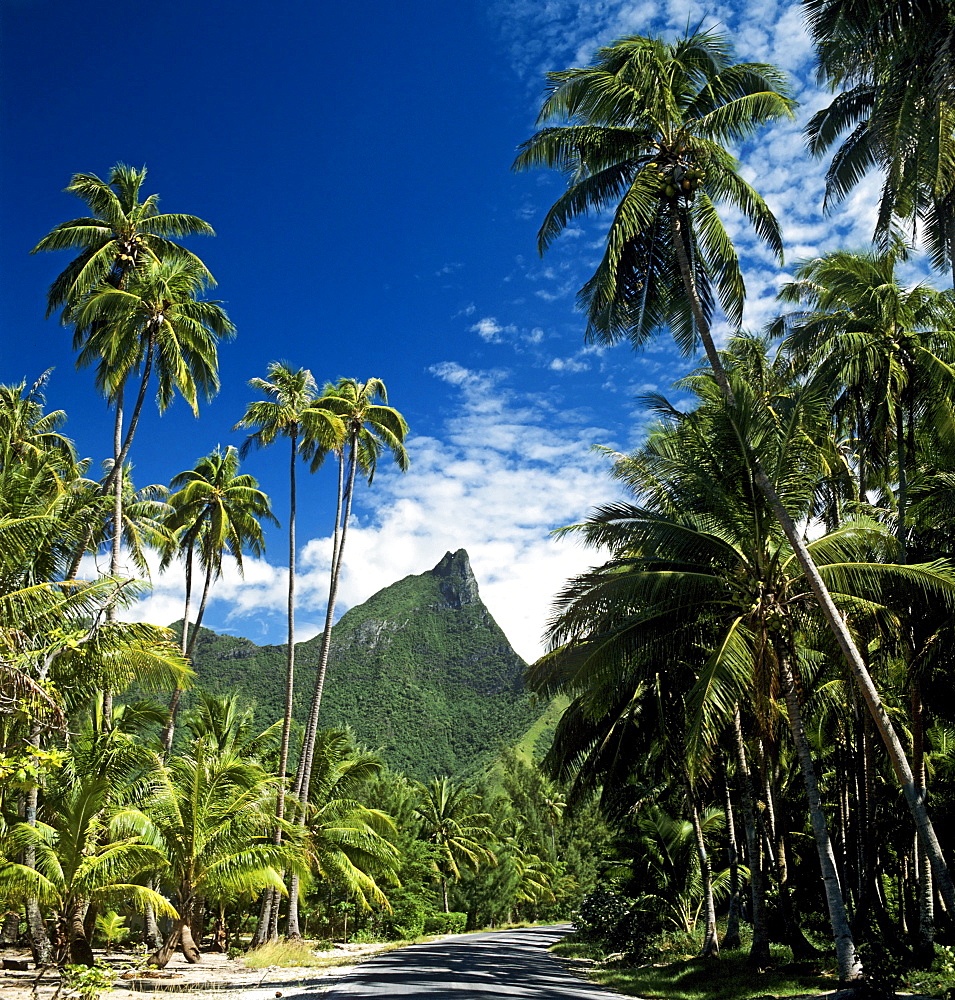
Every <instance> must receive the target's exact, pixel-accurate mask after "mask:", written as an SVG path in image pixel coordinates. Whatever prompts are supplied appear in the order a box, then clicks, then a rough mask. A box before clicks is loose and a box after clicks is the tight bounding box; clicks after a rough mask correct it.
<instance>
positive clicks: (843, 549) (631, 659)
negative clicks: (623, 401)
mask: <svg viewBox="0 0 955 1000" xmlns="http://www.w3.org/2000/svg"><path fill="white" fill-rule="evenodd" d="M728 375H729V376H730V378H731V379H732V380H733V381H732V389H733V392H734V395H735V398H736V406H735V407H734V409H733V410H732V411H728V412H727V410H726V409H725V406H724V405H723V404H721V403H717V400H718V397H716V399H714V403H715V404H716V405H717V407H718V408H717V410H716V411H715V412H714V411H713V410H712V409H711V410H709V412H706V411H703V412H702V413H701V412H698V413H697V414H695V415H694V417H693V419H686V418H682V417H679V416H678V415H677V414H675V412H672V411H671V413H672V416H671V421H672V425H671V427H670V428H669V429H668V430H663V431H660V432H658V433H657V434H656V435H653V436H652V437H651V439H650V441H649V442H648V444H647V446H646V447H645V448H644V449H643V450H642V452H640V453H639V454H638V455H636V456H633V457H630V458H622V459H621V460H620V461H619V463H618V465H617V474H618V476H619V477H620V478H622V479H623V480H624V481H625V482H626V483H627V484H628V486H630V488H631V489H632V490H633V491H634V494H635V496H636V497H637V498H638V499H637V502H634V503H621V504H616V505H608V506H606V507H602V508H598V510H597V511H596V512H595V513H594V514H593V515H592V516H591V517H590V518H589V519H588V521H587V522H586V523H585V524H583V525H579V526H576V528H575V529H574V530H575V531H576V532H577V533H580V534H582V535H583V537H584V538H585V539H586V540H587V542H588V543H589V544H591V545H594V546H608V547H609V548H610V550H611V552H612V553H613V558H612V559H611V560H610V561H609V562H608V563H606V564H604V565H603V566H601V567H599V568H597V569H595V570H593V571H591V572H590V573H588V574H584V575H583V576H581V577H579V578H577V579H576V580H574V581H572V582H571V584H569V585H568V586H567V588H565V591H564V593H563V594H562V596H561V598H560V603H559V611H558V614H557V616H556V617H555V619H554V622H553V623H552V626H551V635H552V641H553V642H554V643H555V644H557V645H564V644H566V643H569V644H570V645H569V649H568V652H566V653H564V654H563V658H564V659H565V661H566V663H565V665H563V666H562V665H560V662H559V659H560V658H558V664H557V666H556V667H554V668H547V666H546V664H541V666H540V668H539V670H541V671H544V673H543V674H542V676H540V677H537V678H535V677H534V676H533V675H532V677H531V683H532V686H536V687H539V688H541V689H542V690H548V691H549V690H551V688H552V687H553V686H554V684H555V681H554V680H553V679H549V678H548V676H547V672H548V670H549V669H554V670H556V674H555V676H556V678H557V687H558V688H559V689H561V690H563V691H564V692H565V693H571V694H579V695H581V696H582V697H585V698H586V699H587V700H586V701H584V702H583V703H582V707H583V710H584V711H585V712H586V711H587V710H588V708H587V706H588V705H589V706H590V711H591V712H594V713H595V712H597V711H598V710H599V709H600V707H601V706H602V705H604V704H612V703H614V702H620V701H621V699H622V701H623V710H625V711H626V712H627V713H633V712H634V711H635V708H634V706H633V705H632V704H631V703H630V701H631V698H633V699H636V701H637V702H639V701H640V700H641V699H642V698H643V697H645V694H642V693H641V690H642V689H644V688H646V687H647V686H648V685H649V686H650V688H651V689H652V687H653V683H654V682H653V677H654V671H657V672H658V671H659V667H658V664H659V658H660V656H661V651H662V650H663V649H664V648H667V649H668V650H669V658H670V659H671V660H679V659H684V660H685V659H688V658H689V657H691V656H692V655H693V650H694V648H696V647H698V645H699V644H700V643H701V642H702V643H703V644H705V646H706V648H707V649H708V650H709V651H710V653H709V658H708V659H707V660H706V661H705V662H704V663H701V664H699V666H697V667H696V668H695V670H696V672H697V674H698V680H697V681H696V684H695V685H694V687H693V688H692V689H690V690H688V691H687V694H686V702H687V709H688V717H689V719H690V720H692V719H693V718H696V719H697V722H696V723H693V722H692V721H691V722H690V734H691V735H690V736H689V737H688V746H689V749H690V750H691V753H690V757H689V759H690V760H693V759H697V760H699V759H700V754H701V752H704V754H705V747H706V746H707V745H710V744H711V741H712V739H713V735H712V734H717V733H719V732H721V731H723V730H724V729H725V728H726V727H727V726H728V725H730V724H731V722H732V716H733V712H734V710H735V708H736V706H737V705H738V704H739V703H740V702H750V703H753V702H754V701H755V703H756V705H757V709H756V715H757V716H758V717H760V718H764V719H765V718H771V717H772V715H773V714H774V711H773V709H772V705H771V702H772V701H775V700H776V699H777V697H779V696H782V697H783V698H784V700H785V705H786V717H787V721H788V724H789V728H790V732H791V736H792V739H793V745H794V746H795V748H796V750H797V753H798V755H799V760H800V764H801V768H802V773H803V778H804V783H805V789H806V795H807V798H808V801H809V808H810V818H811V821H812V826H813V831H814V834H815V839H816V845H817V849H818V854H819V860H820V865H821V869H822V875H823V882H824V885H825V888H826V899H827V903H828V906H829V912H830V920H831V923H832V928H833V936H834V940H835V943H836V947H837V954H838V958H839V972H840V977H841V978H842V979H844V980H853V979H857V978H858V977H859V975H860V974H861V967H860V964H859V962H858V958H857V956H856V954H855V949H854V945H853V941H852V936H851V932H850V930H849V925H848V921H847V919H846V914H845V907H844V904H843V901H842V893H841V888H840V882H839V875H838V871H837V868H836V864H835V858H834V854H833V851H832V846H831V843H830V838H829V835H828V832H827V829H826V820H825V816H824V814H823V811H822V808H821V800H820V795H819V790H818V782H817V779H816V775H815V769H814V767H813V764H812V760H811V756H810V748H809V743H808V740H807V738H806V733H805V725H804V723H803V720H802V706H801V704H800V701H799V697H798V690H799V689H798V676H799V664H798V657H797V654H796V650H797V648H798V644H797V642H796V634H797V629H806V628H809V627H810V625H811V622H812V621H813V618H814V615H815V613H816V608H815V605H814V604H813V602H812V601H811V600H810V599H809V595H807V593H806V589H805V583H804V580H803V578H802V574H801V573H800V567H799V565H798V562H797V560H796V559H795V556H794V554H793V553H792V550H791V548H790V547H789V546H788V544H787V543H786V541H784V539H782V538H781V537H780V535H779V528H778V525H777V523H776V521H775V519H774V518H773V517H772V515H771V512H770V511H769V510H768V509H767V506H766V504H765V502H764V501H763V500H762V498H761V497H760V496H759V494H758V493H757V491H756V488H755V483H754V482H753V480H754V478H755V475H754V472H753V469H752V465H751V461H750V458H749V446H746V445H744V446H743V447H742V449H741V447H740V440H742V441H743V442H755V444H754V446H755V447H757V448H759V451H760V454H762V456H763V459H764V463H765V465H766V467H767V468H768V469H769V470H770V473H771V474H772V475H773V478H774V484H775V486H776V489H777V490H778V491H779V493H780V494H782V495H783V496H785V497H786V498H787V505H788V506H790V508H791V509H792V510H793V512H794V513H803V514H804V513H805V512H807V511H808V510H809V509H810V508H811V505H812V486H813V484H814V481H815V470H816V469H818V455H817V453H816V449H815V446H814V444H813V440H814V437H815V435H814V433H813V432H812V424H813V423H814V422H815V421H816V420H817V419H818V418H817V417H816V416H814V415H813V411H814V410H817V406H818V404H817V403H816V401H815V400H814V399H813V390H812V389H811V388H810V389H807V390H803V391H802V392H799V391H794V390H793V389H792V388H790V390H789V392H787V393H785V394H780V395H778V396H776V397H775V398H771V399H770V400H769V401H768V403H769V405H765V403H760V402H759V400H760V398H761V397H762V393H758V394H757V393H756V392H755V391H754V390H753V389H752V387H751V380H749V379H746V380H745V381H744V379H743V377H740V375H745V372H744V373H739V374H738V373H737V372H735V371H733V370H732V369H730V370H729V371H728ZM752 381H758V380H755V379H754V380H752ZM698 388H699V389H700V390H701V391H705V390H706V386H705V384H704V383H701V384H699V385H698ZM660 405H661V406H662V404H660ZM711 405H712V404H711ZM720 409H722V413H720ZM713 417H717V419H716V420H713V419H712V418H713ZM741 421H745V423H744V424H743V427H744V430H745V433H744V434H741V433H740V426H739V424H740V422H741ZM892 547H893V545H892V539H891V536H889V535H888V533H887V531H886V529H884V528H882V527H881V526H879V525H877V524H875V523H869V522H857V523H846V524H845V525H844V526H843V527H842V528H841V529H840V530H838V531H835V532H830V533H828V534H826V535H824V536H822V537H821V538H817V539H815V540H814V541H812V542H811V543H809V549H810V552H811V553H813V554H814V555H815V559H816V560H817V563H818V566H819V570H820V572H821V573H823V574H824V576H825V579H826V580H827V583H828V584H829V585H830V586H832V587H833V592H834V594H835V595H836V599H837V600H839V602H840V603H841V604H843V605H845V606H848V607H852V608H853V609H854V610H855V612H856V614H857V615H861V614H865V613H869V614H871V612H872V610H873V609H874V608H875V607H877V606H878V605H879V604H880V603H881V602H882V601H883V600H884V599H885V588H886V586H887V585H888V583H889V581H890V580H891V579H893V578H895V579H898V580H906V581H912V582H913V583H915V584H916V585H921V586H924V587H927V588H928V589H929V590H932V589H935V590H936V591H938V590H941V591H943V592H944V591H945V590H946V588H948V587H950V586H951V584H952V582H953V579H952V577H951V572H950V571H949V570H948V569H947V568H946V567H944V566H943V565H941V564H930V565H923V566H898V565H892V566H890V565H886V564H885V562H884V561H883V560H885V558H886V556H887V555H888V554H889V553H890V552H891V551H892ZM863 602H865V603H866V604H867V605H868V612H866V611H864V610H863V608H864V605H863ZM621 672H626V674H627V676H628V680H627V681H626V682H625V683H624V684H623V685H621V684H620V677H621ZM630 678H632V679H630ZM615 679H616V680H615ZM607 685H614V686H612V687H611V688H609V689H608V687H607ZM760 702H762V703H763V707H759V705H760ZM629 717H630V716H629V715H628V716H626V718H629ZM694 733H695V734H696V735H693V734H694ZM707 734H710V735H709V736H708V735H707ZM701 740H702V742H701ZM562 752H564V753H566V752H567V748H564V750H563V751H562Z"/></svg>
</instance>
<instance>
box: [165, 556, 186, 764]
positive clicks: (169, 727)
mask: <svg viewBox="0 0 955 1000" xmlns="http://www.w3.org/2000/svg"><path fill="white" fill-rule="evenodd" d="M191 602H192V546H191V545H190V546H189V551H188V552H187V554H186V600H185V607H184V608H183V612H182V636H181V637H180V640H179V652H180V653H181V654H182V656H185V655H186V650H187V649H188V645H189V605H190V603H191ZM181 698H182V688H180V687H177V688H174V689H173V692H172V698H170V699H169V712H168V714H167V716H166V725H165V728H164V729H163V731H162V745H163V750H164V751H165V752H166V753H169V751H170V750H171V749H172V738H173V734H174V733H175V731H176V712H177V711H178V710H179V700H180V699H181Z"/></svg>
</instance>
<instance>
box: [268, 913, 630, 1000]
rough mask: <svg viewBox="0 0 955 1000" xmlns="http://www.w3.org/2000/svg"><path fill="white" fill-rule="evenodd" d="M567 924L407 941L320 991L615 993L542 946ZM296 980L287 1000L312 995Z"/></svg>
mask: <svg viewBox="0 0 955 1000" xmlns="http://www.w3.org/2000/svg"><path fill="white" fill-rule="evenodd" d="M569 930H570V926H569V925H568V924H561V925H555V926H551V927H530V928H523V929H521V930H508V931H493V932H491V933H488V934H462V935H460V936H455V937H450V938H445V939H444V940H442V941H433V942H430V943H428V944H416V945H411V946H410V947H408V948H402V949H400V950H399V951H391V952H387V953H386V954H384V955H379V956H377V957H376V958H372V959H369V960H368V961H367V962H362V963H361V965H359V966H356V967H355V968H354V969H352V970H351V971H349V972H347V973H345V974H344V975H342V976H341V977H338V978H336V979H335V980H334V981H333V982H332V983H330V984H329V986H328V987H327V988H325V989H322V990H320V991H319V992H318V996H319V997H321V1000H383V998H385V997H404V998H405V1000H418V998H421V1000H501V998H504V997H509V998H513V1000H613V998H615V997H619V996H620V994H617V993H611V992H610V991H608V990H603V989H601V988H600V987H599V986H595V985H594V984H592V983H588V982H586V981H584V980H582V979H578V978H577V977H576V976H574V975H572V974H571V973H569V972H566V971H565V970H564V968H563V966H562V965H561V963H560V962H558V961H557V959H555V958H553V957H552V956H550V955H548V954H547V948H548V946H549V945H552V944H553V943H554V942H555V941H558V940H559V939H560V938H561V937H562V936H563V935H564V934H566V933H567V932H568V931H569ZM315 996H316V992H315V991H314V990H311V989H309V990H299V989H296V988H295V987H292V988H289V989H286V990H285V991H284V992H283V997H284V1000H296V998H299V1000H305V998H306V997H315Z"/></svg>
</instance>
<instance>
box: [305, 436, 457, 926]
mask: <svg viewBox="0 0 955 1000" xmlns="http://www.w3.org/2000/svg"><path fill="white" fill-rule="evenodd" d="M357 447H358V435H357V431H356V432H355V433H353V435H352V440H351V444H350V449H349V451H350V462H349V471H348V483H347V485H345V488H344V490H343V489H342V487H343V485H344V469H343V459H344V451H343V452H342V456H341V457H340V459H339V473H338V502H337V504H336V509H335V532H334V542H333V545H332V566H331V576H330V579H329V585H328V605H327V607H326V609H325V629H324V631H323V632H322V645H321V650H320V652H319V657H318V667H317V672H316V675H315V690H314V692H313V694H312V705H311V708H310V709H309V713H308V724H307V726H306V729H305V737H304V739H303V741H302V756H301V758H300V760H299V765H298V773H297V774H296V776H295V788H294V795H295V797H296V798H297V799H300V800H303V801H304V800H305V799H306V798H307V795H308V787H309V782H310V781H311V777H312V761H313V759H314V756H315V737H316V734H317V733H318V717H319V712H320V711H321V707H322V693H323V691H324V688H325V673H326V670H327V668H328V654H329V652H330V650H331V643H332V624H333V622H334V618H335V601H336V599H337V596H338V581H339V578H340V576H341V568H342V554H343V553H344V551H345V536H346V534H347V532H348V519H349V517H350V515H351V506H352V495H353V493H354V487H355V477H356V474H357V471H358V455H357ZM343 507H344V510H343ZM298 821H299V823H300V824H301V825H302V826H304V825H305V821H306V815H305V810H304V809H303V810H302V811H301V813H300V815H299V817H298ZM298 882H299V880H298V875H295V874H293V875H292V877H291V879H290V880H289V900H288V936H289V937H290V938H299V937H301V931H300V929H299V920H298ZM445 905H447V900H445ZM445 912H447V911H445Z"/></svg>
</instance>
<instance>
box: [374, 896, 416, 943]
mask: <svg viewBox="0 0 955 1000" xmlns="http://www.w3.org/2000/svg"><path fill="white" fill-rule="evenodd" d="M426 917H427V912H426V910H425V907H424V903H423V902H422V900H420V899H419V898H418V897H416V896H413V895H410V894H409V895H408V896H406V897H405V898H404V899H395V898H394V896H393V897H392V900H391V913H390V914H389V915H388V917H387V918H386V919H385V922H384V923H385V927H384V929H385V934H386V935H387V937H388V940H389V941H413V940H414V939H415V938H416V937H421V935H422V934H423V933H424V923H425V919H426Z"/></svg>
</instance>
